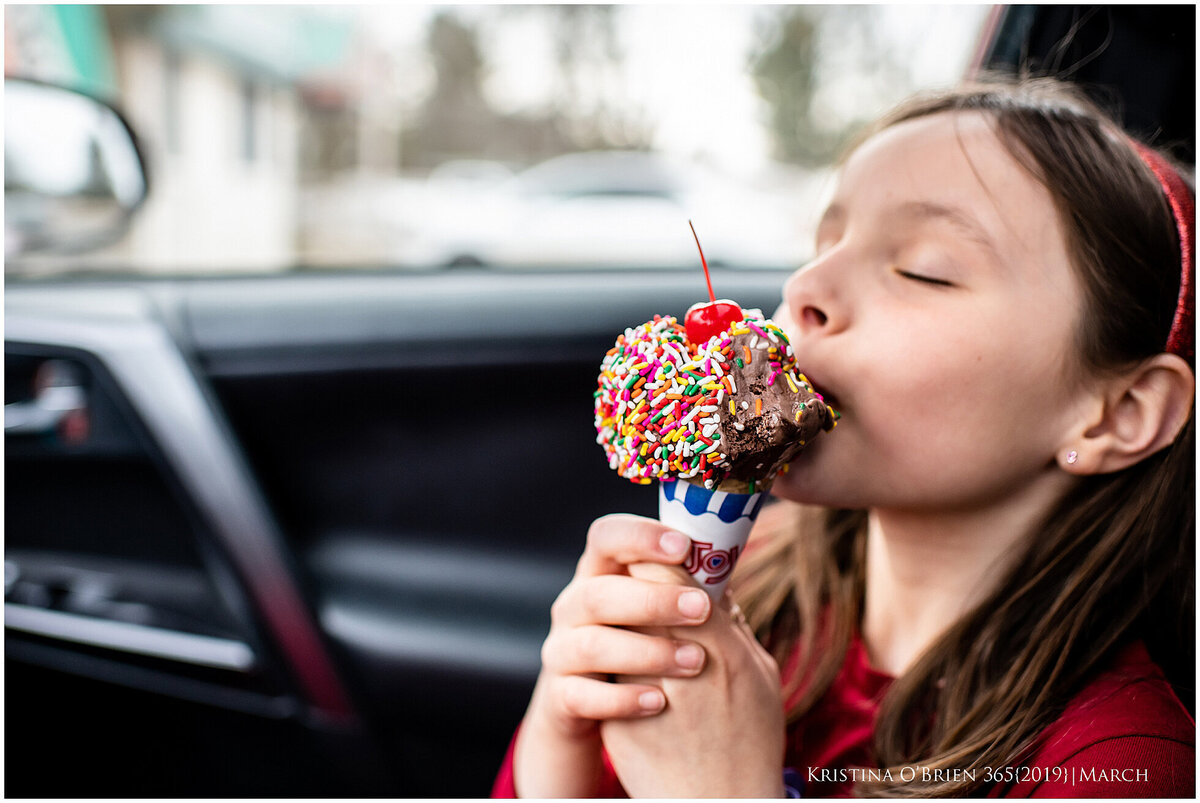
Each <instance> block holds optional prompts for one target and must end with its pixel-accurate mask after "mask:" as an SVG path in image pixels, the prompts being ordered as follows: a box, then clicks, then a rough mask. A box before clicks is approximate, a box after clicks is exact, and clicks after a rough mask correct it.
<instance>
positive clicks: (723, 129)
mask: <svg viewBox="0 0 1200 803" xmlns="http://www.w3.org/2000/svg"><path fill="white" fill-rule="evenodd" d="M989 13H991V8H990V7H988V6H974V5H952V6H951V5H945V6H862V5H852V6H811V5H802V6H780V5H767V6H752V5H697V6H678V5H648V6H639V5H615V6H592V5H587V6H584V5H561V6H556V5H520V6H516V5H512V6H510V5H486V6H417V5H404V4H397V5H394V6H384V5H378V6H369V7H367V6H363V7H355V6H286V5H270V6H243V5H210V6H205V5H182V6H177V5H121V6H37V5H26V6H14V5H8V6H6V7H5V24H6V34H7V41H6V54H5V57H6V72H7V75H9V76H23V77H32V78H37V79H40V80H44V81H49V82H54V83H58V84H62V85H66V86H69V87H74V88H81V89H83V90H85V91H87V92H89V93H91V94H94V95H96V96H98V97H102V98H106V99H109V100H111V101H112V102H113V103H114V104H115V105H116V106H117V108H118V109H119V110H120V111H121V112H122V113H123V115H124V116H125V117H126V118H127V120H128V121H129V123H130V124H131V126H132V127H133V129H134V130H135V131H136V132H137V134H138V137H139V144H140V146H141V148H142V150H143V152H144V155H145V157H146V160H147V166H148V172H149V186H150V191H149V196H148V198H147V200H146V202H145V203H144V204H142V206H141V207H140V208H139V209H138V210H137V211H136V212H135V214H134V215H133V217H132V220H131V221H130V223H129V228H128V230H127V231H126V232H125V233H124V234H123V236H121V237H120V238H119V239H118V240H117V241H116V242H112V243H109V244H107V245H101V246H99V247H96V248H92V249H91V250H89V251H87V252H84V253H69V254H62V253H54V252H53V250H50V251H48V252H47V251H42V252H35V253H29V254H21V253H19V252H16V251H15V250H14V249H13V248H10V247H6V251H7V252H8V253H7V259H6V266H7V267H6V272H7V273H8V274H9V275H10V276H12V275H45V274H53V273H57V272H62V271H70V272H72V275H81V276H87V275H95V274H97V273H123V272H135V273H147V274H181V273H187V274H197V273H202V274H208V273H215V272H233V271H240V272H256V273H262V272H269V271H286V270H294V269H300V268H303V269H322V270H332V269H339V268H358V269H361V268H370V269H386V270H399V269H431V268H434V269H436V268H443V267H448V266H461V265H490V266H496V267H511V268H521V269H530V268H535V269H538V268H577V269H585V268H589V267H610V266H621V267H629V268H633V269H636V268H646V267H659V266H680V267H686V266H690V265H693V264H694V262H695V250H694V244H693V243H692V239H691V232H690V231H689V229H688V227H687V221H688V220H689V219H690V220H692V221H693V222H694V224H695V226H696V231H697V233H698V234H699V236H700V239H701V242H702V243H703V245H704V248H705V252H706V255H707V256H708V258H709V260H710V262H714V263H720V264H725V265H730V266H742V265H745V266H755V267H770V266H779V267H781V268H786V267H790V266H794V265H795V264H796V263H798V262H799V261H801V260H802V259H804V258H805V257H806V256H807V254H808V251H809V248H810V247H811V246H810V241H811V230H812V226H813V223H814V220H813V218H814V216H815V213H816V211H817V210H816V209H815V208H814V207H815V206H816V205H817V204H818V203H819V200H820V196H821V193H822V192H823V191H824V189H825V187H826V185H827V179H828V176H829V166H830V164H831V162H832V161H833V160H834V159H835V158H836V156H837V154H838V153H839V150H840V149H841V148H842V147H844V145H845V144H846V142H847V138H848V136H849V135H851V134H852V133H853V132H854V131H855V130H856V129H857V128H858V127H859V126H860V125H861V124H862V123H863V122H864V121H867V120H870V119H872V118H873V117H875V116H876V115H878V114H879V113H880V112H881V111H883V110H884V109H886V108H887V107H888V106H890V105H891V104H892V103H894V102H895V101H897V100H898V99H900V98H901V97H903V96H905V95H907V94H909V93H910V92H911V91H913V90H914V89H917V88H920V87H925V86H935V85H946V84H950V83H953V82H955V81H957V80H958V79H959V78H960V77H962V76H963V75H964V73H965V71H966V70H967V69H968V67H969V65H970V64H971V63H972V60H973V58H974V56H975V53H976V50H977V48H978V46H979V38H980V35H981V33H982V31H983V29H984V27H985V22H986V20H987V17H988V14H989ZM18 125H20V121H19V120H6V127H8V126H18ZM7 133H8V132H7V131H6V134H7ZM9 159H10V155H9V154H7V153H6V163H7V162H9ZM11 189H12V188H11V187H10V186H6V200H10V191H11ZM17 206H19V207H20V209H18V210H16V211H14V214H16V212H17V211H20V212H21V213H22V214H26V215H35V216H36V214H37V211H36V209H34V210H33V211H32V212H29V211H27V210H26V209H25V205H24V204H17ZM13 225H15V224H13ZM10 233H11V231H10V219H9V218H8V217H6V234H10ZM6 239H8V238H6ZM12 239H14V241H15V239H16V238H12ZM77 250H78V249H77Z"/></svg>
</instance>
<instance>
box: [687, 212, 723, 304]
mask: <svg viewBox="0 0 1200 803" xmlns="http://www.w3.org/2000/svg"><path fill="white" fill-rule="evenodd" d="M688 227H689V228H690V229H691V230H692V237H693V238H694V239H695V240H696V250H697V251H699V252H700V264H701V265H703V266H704V281H705V283H706V284H707V285H708V300H709V301H711V302H713V303H714V304H715V303H717V295H716V293H714V292H713V289H712V279H711V278H709V275H708V260H707V259H705V258H704V249H703V248H701V247H700V238H699V237H697V236H696V227H695V226H693V225H692V221H690V220H689V221H688Z"/></svg>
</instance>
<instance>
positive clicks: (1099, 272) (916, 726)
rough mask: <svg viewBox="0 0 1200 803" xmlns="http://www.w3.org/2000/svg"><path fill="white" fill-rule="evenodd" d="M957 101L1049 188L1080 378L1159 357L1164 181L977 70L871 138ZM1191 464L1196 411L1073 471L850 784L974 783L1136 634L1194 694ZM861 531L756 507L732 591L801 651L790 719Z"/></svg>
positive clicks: (834, 646) (838, 513) (1068, 95)
mask: <svg viewBox="0 0 1200 803" xmlns="http://www.w3.org/2000/svg"><path fill="white" fill-rule="evenodd" d="M962 111H978V112H982V113H984V114H986V115H987V116H988V117H990V119H991V120H992V121H993V123H994V128H995V131H996V133H997V136H998V137H999V138H1000V140H1001V142H1002V143H1003V144H1004V145H1005V146H1006V147H1007V149H1008V150H1009V151H1010V152H1011V153H1012V155H1013V156H1014V158H1016V159H1017V160H1018V162H1019V163H1021V164H1022V165H1023V166H1024V167H1025V168H1026V169H1027V170H1029V172H1030V173H1031V174H1032V175H1033V176H1035V177H1036V178H1037V179H1038V180H1039V181H1040V182H1042V183H1043V184H1044V185H1045V186H1046V187H1047V189H1048V190H1049V191H1050V193H1051V195H1052V197H1053V199H1054V202H1055V205H1056V207H1057V210H1058V213H1059V215H1060V217H1061V219H1062V223H1063V228H1064V231H1065V233H1066V237H1067V246H1068V252H1069V254H1070V256H1071V260H1072V263H1073V265H1072V266H1073V268H1074V269H1075V270H1077V271H1078V275H1079V278H1080V281H1081V285H1082V286H1083V288H1084V295H1085V303H1086V305H1087V311H1088V314H1084V315H1083V316H1082V318H1081V325H1080V327H1079V329H1078V331H1077V332H1076V337H1077V340H1078V353H1079V354H1080V365H1079V368H1080V370H1085V371H1092V372H1101V373H1104V372H1115V371H1120V370H1122V369H1126V368H1129V367H1131V366H1133V365H1136V364H1137V363H1138V362H1140V361H1141V360H1144V359H1146V358H1148V357H1150V356H1153V355H1155V354H1158V353H1160V352H1162V351H1163V350H1164V344H1165V342H1166V339H1167V333H1168V331H1169V329H1170V326H1171V320H1172V316H1173V313H1174V308H1175V302H1176V298H1177V295H1178V292H1179V271H1180V251H1179V243H1178V238H1177V235H1176V230H1175V226H1174V221H1173V218H1172V217H1171V211H1170V209H1169V207H1168V205H1167V202H1166V200H1165V198H1164V196H1163V192H1162V190H1161V188H1160V186H1159V184H1158V182H1157V180H1156V179H1155V178H1154V176H1153V174H1152V173H1151V172H1150V170H1149V169H1148V168H1147V167H1146V166H1145V164H1144V163H1143V162H1142V160H1141V158H1140V157H1139V156H1138V155H1137V153H1136V152H1135V150H1134V149H1133V146H1132V144H1131V142H1130V141H1129V140H1128V139H1127V138H1126V136H1125V135H1124V134H1123V133H1121V132H1120V130H1119V129H1118V127H1117V126H1116V125H1115V124H1114V123H1113V122H1112V121H1111V119H1110V118H1109V117H1108V116H1107V115H1106V114H1104V113H1103V112H1102V111H1101V110H1099V109H1098V108H1097V107H1096V106H1095V105H1094V104H1093V103H1092V102H1090V101H1089V100H1087V99H1086V97H1085V96H1084V95H1083V94H1082V93H1081V92H1080V91H1078V90H1075V89H1072V88H1070V87H1069V86H1067V85H1064V84H1062V83H1059V82H1056V81H1053V80H1050V79H1024V80H1020V81H1012V80H1009V81H1001V80H999V79H987V80H984V81H981V82H977V83H973V84H970V85H966V86H962V87H959V88H956V89H953V90H949V91H944V92H940V93H935V94H927V95H921V96H917V97H915V98H914V99H912V100H911V101H909V102H907V103H905V104H903V105H902V106H900V107H899V108H897V109H896V110H894V111H893V112H892V113H891V114H889V115H888V116H887V117H885V118H884V119H883V120H882V121H881V122H880V123H879V124H878V125H877V126H876V127H875V128H873V129H872V133H873V132H876V131H879V130H882V129H884V128H887V127H888V126H891V125H896V124H897V123H900V122H904V121H906V120H912V119H916V118H920V117H925V116H928V115H932V114H939V113H944V112H962ZM1188 182H1189V185H1190V184H1191V181H1190V178H1189V179H1188ZM1194 460H1195V429H1194V415H1190V416H1189V418H1188V422H1187V424H1186V425H1185V426H1184V429H1183V431H1182V432H1181V433H1180V435H1179V436H1178V437H1177V438H1176V440H1175V441H1174V443H1173V444H1171V445H1170V446H1169V447H1167V448H1166V449H1163V450H1162V451H1160V452H1158V453H1157V454H1154V455H1152V456H1151V457H1149V458H1147V459H1145V460H1143V461H1142V462H1140V463H1138V464H1137V465H1134V466H1131V467H1129V468H1127V469H1125V470H1123V471H1119V472H1116V473H1113V474H1107V475H1100V476H1093V477H1088V478H1085V479H1083V480H1082V481H1080V482H1079V483H1078V485H1077V486H1076V487H1075V488H1074V489H1073V490H1072V491H1071V492H1070V493H1069V494H1068V495H1067V497H1066V498H1064V499H1062V500H1061V501H1060V502H1059V504H1058V505H1057V506H1056V507H1055V508H1054V509H1053V510H1052V511H1051V513H1050V515H1049V516H1048V517H1047V518H1046V520H1045V521H1044V522H1042V524H1041V526H1040V527H1039V528H1037V531H1036V534H1035V537H1031V538H1030V539H1029V540H1028V541H1027V546H1026V551H1025V554H1024V555H1023V556H1022V557H1021V558H1020V559H1019V560H1017V561H1016V562H1015V565H1014V566H1013V567H1012V568H1011V569H1010V570H1009V571H1008V573H1007V574H1006V575H1005V576H1004V577H1003V578H1002V579H1001V580H1000V582H999V583H998V585H997V587H996V589H995V591H994V592H993V593H992V594H991V596H990V598H988V599H986V600H984V601H983V602H982V603H981V604H980V605H979V606H978V607H977V608H975V609H974V610H972V611H970V612H968V613H967V614H966V615H964V616H963V617H962V618H961V619H960V620H959V621H958V622H957V623H955V624H954V625H953V626H952V627H951V628H950V629H949V630H948V631H947V632H946V633H944V634H943V635H942V636H941V637H939V639H938V640H937V641H936V642H935V643H934V644H933V645H932V646H931V647H930V648H929V649H928V650H927V651H926V652H925V653H924V654H923V655H922V656H920V657H919V658H918V660H917V661H916V662H915V663H914V665H913V666H912V667H910V668H909V669H908V671H906V672H905V673H904V674H903V676H901V677H899V678H897V679H896V681H895V682H894V683H893V684H892V685H891V687H890V688H889V690H888V692H887V694H886V695H885V697H884V699H883V701H882V703H881V708H880V711H879V716H878V719H877V721H876V727H875V754H876V758H877V760H878V762H879V766H880V767H881V768H891V769H892V770H893V772H892V775H893V777H895V778H897V780H896V782H894V783H886V782H879V783H871V784H860V785H859V786H858V787H857V788H856V791H857V792H858V793H860V794H863V793H866V794H872V795H879V796H888V797H924V796H961V795H965V794H969V793H971V792H972V791H973V790H974V789H975V788H977V787H978V785H980V784H981V783H982V782H983V780H982V779H983V777H984V773H983V772H982V770H983V769H984V768H986V767H1004V766H1016V765H1018V764H1019V763H1020V760H1021V757H1022V754H1023V753H1024V752H1025V751H1027V750H1028V749H1029V748H1030V747H1031V746H1032V745H1033V744H1034V742H1035V740H1036V737H1037V736H1038V734H1039V733H1040V732H1041V731H1042V730H1043V729H1044V728H1045V727H1046V726H1047V725H1049V724H1050V723H1051V722H1053V721H1054V720H1055V719H1056V718H1057V717H1058V716H1059V715H1060V714H1061V712H1062V710H1063V708H1064V707H1065V705H1066V703H1067V701H1068V700H1069V699H1070V698H1071V696H1072V695H1073V694H1074V693H1076V692H1078V691H1079V690H1080V689H1081V688H1082V687H1083V686H1084V685H1085V684H1086V682H1087V680H1088V679H1089V676H1090V675H1091V674H1092V673H1094V672H1095V671H1097V670H1099V669H1101V668H1103V667H1104V666H1105V664H1106V663H1107V662H1108V661H1110V660H1111V659H1112V657H1113V655H1114V653H1115V651H1116V650H1118V649H1119V648H1120V647H1122V646H1123V645H1125V644H1127V643H1128V642H1129V641H1131V640H1133V639H1138V638H1140V639H1142V640H1144V641H1145V642H1146V644H1147V646H1148V647H1149V649H1150V651H1151V654H1152V655H1153V656H1154V657H1155V659H1156V660H1157V661H1158V662H1159V664H1160V665H1161V666H1163V668H1164V670H1165V671H1166V672H1167V673H1168V676H1170V677H1171V678H1172V681H1173V682H1174V683H1175V684H1176V686H1177V689H1178V690H1179V691H1180V693H1181V696H1182V697H1183V698H1184V699H1185V700H1188V701H1192V700H1193V699H1194V690H1193V689H1191V683H1192V682H1193V677H1194V676H1193V672H1194V655H1195V644H1194V621H1195V618H1194V617H1195V612H1194V607H1193V592H1194V583H1195V577H1194V562H1195V558H1194V555H1195V543H1194V540H1195V510H1194V507H1193V500H1194V498H1195V468H1194ZM865 534H866V512H865V511H850V510H822V509H816V508H809V507H803V506H800V505H796V504H793V503H789V502H779V503H776V504H775V505H773V506H772V507H771V508H769V509H768V510H767V511H764V515H763V520H762V522H761V525H760V527H759V530H758V532H756V539H755V540H756V541H758V542H759V543H758V545H757V547H756V548H755V549H752V550H750V552H749V553H748V554H747V556H746V559H745V560H744V561H743V562H742V565H740V566H739V567H738V573H737V575H736V576H735V579H734V583H735V594H736V595H737V599H738V601H739V603H740V605H741V607H742V608H743V609H744V610H745V611H746V613H747V617H748V619H749V621H750V623H751V625H752V626H753V627H754V628H755V631H756V633H758V635H759V638H760V639H762V640H763V642H764V644H766V645H767V647H768V649H770V650H771V652H772V654H774V655H775V657H776V659H777V660H778V661H779V663H780V665H781V666H783V665H784V664H785V662H786V661H787V660H788V657H789V656H790V655H792V653H793V652H794V651H796V650H798V652H799V656H800V664H799V668H798V670H797V671H796V672H793V673H790V675H789V677H788V678H786V679H785V693H786V694H787V695H788V696H789V699H794V703H793V704H792V705H791V707H790V708H789V711H788V717H789V721H795V720H796V719H798V718H800V717H802V716H803V715H804V714H805V712H807V711H808V710H809V709H811V708H812V707H813V705H814V704H815V703H816V702H817V701H818V700H819V699H820V698H821V696H822V694H824V692H825V691H826V690H827V689H828V688H829V686H830V684H831V683H832V682H833V680H834V678H835V677H836V676H837V674H838V671H839V670H840V667H841V665H842V663H843V661H844V659H845V655H846V649H847V646H848V644H849V642H850V639H851V637H852V635H853V633H854V631H855V629H856V628H857V627H858V622H859V617H860V614H861V607H862V599H863V589H864V566H865V560H864V558H865V541H866V539H865ZM1192 704H1193V703H1191V702H1189V707H1191V705H1192ZM918 763H919V764H921V765H923V766H926V767H929V768H930V769H936V768H941V769H954V768H961V769H976V770H980V772H978V773H977V775H976V777H977V780H976V781H975V782H974V783H972V782H971V781H969V780H967V776H969V774H968V773H962V774H961V775H960V776H959V777H960V780H948V781H931V782H928V783H922V782H921V781H920V780H917V781H914V782H907V783H905V782H902V781H900V780H899V777H900V773H899V771H898V770H899V768H900V767H904V766H908V765H914V764H918ZM943 776H946V777H951V778H953V777H954V774H953V773H943ZM921 777H922V776H921V775H920V774H919V773H918V775H917V778H918V779H920V778H921Z"/></svg>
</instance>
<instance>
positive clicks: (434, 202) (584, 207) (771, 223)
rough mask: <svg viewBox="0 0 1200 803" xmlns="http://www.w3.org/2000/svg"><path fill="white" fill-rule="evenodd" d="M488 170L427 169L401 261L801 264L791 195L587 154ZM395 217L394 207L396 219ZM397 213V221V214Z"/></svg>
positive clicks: (636, 157) (631, 155) (630, 155)
mask: <svg viewBox="0 0 1200 803" xmlns="http://www.w3.org/2000/svg"><path fill="white" fill-rule="evenodd" d="M504 170H505V169H504V168H503V167H502V166H499V165H495V164H492V166H491V167H487V165H486V164H480V163H474V162H473V163H470V164H465V163H464V164H460V163H450V164H447V165H445V166H443V168H439V170H436V171H434V173H432V174H431V175H430V177H429V179H428V180H427V182H426V186H425V189H424V191H423V192H421V193H420V194H419V202H418V203H411V204H405V207H406V208H405V209H404V210H403V213H402V216H403V219H404V225H405V227H406V229H407V230H408V231H409V232H411V236H410V237H407V238H405V240H404V242H403V243H402V244H401V245H400V247H399V248H400V251H399V253H398V254H397V255H396V256H397V257H398V259H399V260H400V261H402V262H404V263H407V264H424V265H447V266H454V265H495V266H506V267H564V266H571V265H576V264H579V265H587V266H590V267H632V268H644V267H677V266H687V265H694V264H697V263H698V261H699V255H698V254H697V252H696V246H695V243H694V241H693V239H692V234H691V231H690V229H689V228H688V221H689V220H691V221H693V223H694V225H695V227H696V232H697V234H698V235H699V237H700V242H701V245H702V246H703V247H704V253H705V256H706V257H707V258H708V260H709V262H710V263H711V264H723V265H758V266H766V265H780V264H792V263H795V262H796V261H797V260H798V259H799V257H800V255H801V246H800V235H801V234H802V232H801V231H800V230H801V228H802V226H801V225H800V221H799V220H798V212H797V210H796V209H795V203H794V200H793V199H792V197H791V196H789V195H784V194H778V193H768V192H764V191H760V190H755V189H752V188H749V187H746V186H743V185H740V184H737V183H735V182H733V181H730V180H728V179H725V178H723V177H721V176H719V175H717V174H716V173H714V172H711V171H708V170H705V169H703V168H701V167H698V166H695V165H690V164H685V163H681V162H677V161H673V160H671V159H668V158H667V157H664V156H662V155H660V154H655V153H647V152H636V151H593V152H582V153H572V154H567V155H565V156H559V157H555V158H553V159H550V160H548V161H546V162H543V163H541V164H539V165H536V166H534V167H531V168H529V169H527V170H525V171H523V172H520V173H518V174H516V175H511V174H508V175H507V176H506V175H505V173H504ZM396 212H400V210H396ZM400 216H401V215H399V214H398V215H397V217H400Z"/></svg>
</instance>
